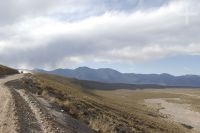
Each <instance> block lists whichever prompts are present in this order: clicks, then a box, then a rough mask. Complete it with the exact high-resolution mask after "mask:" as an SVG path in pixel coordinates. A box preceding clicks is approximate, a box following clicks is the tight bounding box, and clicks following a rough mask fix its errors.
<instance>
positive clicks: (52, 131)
mask: <svg viewBox="0 0 200 133" xmlns="http://www.w3.org/2000/svg"><path fill="white" fill-rule="evenodd" d="M22 77H23V74H18V75H13V76H7V77H4V78H0V101H1V102H0V133H92V132H93V131H92V130H90V129H89V128H88V127H87V126H86V125H84V124H82V123H80V122H78V121H77V120H75V119H73V118H71V117H70V116H69V115H67V114H65V113H61V112H59V111H57V110H56V109H54V108H53V107H50V108H48V107H46V105H47V104H48V102H47V101H45V100H43V99H39V98H37V97H35V96H34V95H32V94H29V93H28V92H27V91H25V90H23V89H20V90H16V89H15V88H8V87H6V86H5V85H4V84H5V83H6V82H8V81H12V80H16V79H20V78H22ZM45 102H46V103H45ZM44 103H45V104H44ZM49 106H50V105H49ZM54 114H56V115H54ZM59 121H61V122H59Z"/></svg>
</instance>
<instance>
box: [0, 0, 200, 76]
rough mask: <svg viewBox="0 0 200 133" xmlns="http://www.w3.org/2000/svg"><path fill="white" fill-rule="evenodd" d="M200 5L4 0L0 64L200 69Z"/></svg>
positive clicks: (184, 1) (194, 0) (144, 0)
mask: <svg viewBox="0 0 200 133" xmlns="http://www.w3.org/2000/svg"><path fill="white" fill-rule="evenodd" d="M199 9H200V3H199V0H152V1H150V0H6V1H1V4H0V64H4V65H9V66H12V67H17V68H28V69H33V68H42V69H48V70H49V69H55V68H76V67H79V66H88V67H92V68H99V67H104V68H105V67H110V68H114V69H117V70H119V71H121V72H134V73H170V74H175V75H182V74H200V70H199V68H200V37H199V35H200V11H199ZM187 12H188V13H187ZM187 18H188V19H187Z"/></svg>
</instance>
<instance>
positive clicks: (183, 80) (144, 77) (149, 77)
mask: <svg viewBox="0 0 200 133" xmlns="http://www.w3.org/2000/svg"><path fill="white" fill-rule="evenodd" d="M34 71H35V72H42V73H49V74H56V75H60V76H65V77H70V78H76V79H80V80H89V81H97V82H104V83H124V84H143V85H144V84H154V85H162V86H178V87H200V76H199V75H183V76H173V75H170V74H166V73H163V74H136V73H121V72H119V71H116V70H114V69H110V68H100V69H92V68H88V67H79V68H76V69H55V70H52V71H45V70H42V69H34Z"/></svg>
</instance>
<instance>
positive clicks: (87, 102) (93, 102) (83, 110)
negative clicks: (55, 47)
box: [15, 74, 189, 133]
mask: <svg viewBox="0 0 200 133" xmlns="http://www.w3.org/2000/svg"><path fill="white" fill-rule="evenodd" d="M79 82H80V81H79ZM15 84H20V86H23V88H27V90H29V91H31V92H32V93H34V94H37V95H40V96H42V97H43V98H45V99H47V100H48V101H50V102H51V103H52V104H53V105H55V106H58V107H60V108H62V109H63V110H65V111H66V112H68V113H69V114H70V115H71V116H73V117H74V118H76V119H78V120H80V121H83V122H85V123H86V124H88V126H90V127H91V128H92V129H93V130H94V131H95V132H100V133H108V132H109V133H132V132H133V133H184V132H189V130H188V129H186V128H185V127H184V126H182V125H181V124H177V123H174V122H171V121H168V120H166V119H164V117H163V116H162V115H160V114H158V112H156V111H155V110H152V109H150V108H147V106H145V105H144V104H143V101H144V99H149V98H160V97H165V98H174V97H180V94H176V93H168V91H167V90H166V91H161V90H110V91H106V90H95V89H92V90H90V89H87V88H86V87H83V85H82V84H81V85H80V84H78V82H76V84H75V82H74V79H68V78H63V77H60V76H54V75H46V74H36V75H26V77H25V78H24V79H22V80H20V81H16V82H15Z"/></svg>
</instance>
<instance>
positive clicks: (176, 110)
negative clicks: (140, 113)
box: [145, 98, 200, 132]
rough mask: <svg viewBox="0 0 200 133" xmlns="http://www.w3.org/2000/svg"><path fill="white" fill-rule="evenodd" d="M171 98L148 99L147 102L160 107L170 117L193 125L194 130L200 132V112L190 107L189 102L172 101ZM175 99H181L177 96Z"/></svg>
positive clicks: (160, 110)
mask: <svg viewBox="0 0 200 133" xmlns="http://www.w3.org/2000/svg"><path fill="white" fill-rule="evenodd" d="M170 99H171V98H158V99H146V100H145V103H147V104H148V106H150V105H151V104H152V105H153V106H154V105H156V106H154V107H157V108H160V109H159V112H160V113H162V114H165V115H168V116H169V118H170V119H172V120H174V121H176V122H179V123H182V124H185V125H188V126H191V127H193V128H194V131H197V132H200V113H199V112H195V111H193V110H192V109H191V108H190V105H189V104H178V103H170V102H167V100H170ZM174 100H180V99H179V98H176V99H174Z"/></svg>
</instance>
